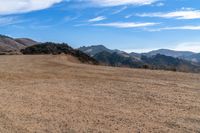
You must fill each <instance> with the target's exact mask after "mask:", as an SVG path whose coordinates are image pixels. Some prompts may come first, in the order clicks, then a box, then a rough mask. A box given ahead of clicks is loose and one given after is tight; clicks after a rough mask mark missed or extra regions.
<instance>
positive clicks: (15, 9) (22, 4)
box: [0, 0, 63, 15]
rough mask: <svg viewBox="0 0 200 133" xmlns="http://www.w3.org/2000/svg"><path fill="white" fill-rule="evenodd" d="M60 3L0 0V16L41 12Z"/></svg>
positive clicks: (42, 0)
mask: <svg viewBox="0 0 200 133" xmlns="http://www.w3.org/2000/svg"><path fill="white" fill-rule="evenodd" d="M61 1H63V0H0V3H1V4H0V15H8V14H17V13H25V12H30V11H36V10H42V9H46V8H49V7H51V6H52V5H54V4H56V3H59V2H61Z"/></svg>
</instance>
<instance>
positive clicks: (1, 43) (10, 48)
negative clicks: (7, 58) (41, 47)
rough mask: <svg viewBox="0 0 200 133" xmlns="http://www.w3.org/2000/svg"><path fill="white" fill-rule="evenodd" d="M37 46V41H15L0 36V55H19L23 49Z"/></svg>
mask: <svg viewBox="0 0 200 133" xmlns="http://www.w3.org/2000/svg"><path fill="white" fill-rule="evenodd" d="M35 44H37V42H36V41H33V40H31V39H28V38H18V39H14V38H11V37H8V36H4V35H0V54H19V51H20V50H21V49H23V48H26V47H27V46H31V45H35Z"/></svg>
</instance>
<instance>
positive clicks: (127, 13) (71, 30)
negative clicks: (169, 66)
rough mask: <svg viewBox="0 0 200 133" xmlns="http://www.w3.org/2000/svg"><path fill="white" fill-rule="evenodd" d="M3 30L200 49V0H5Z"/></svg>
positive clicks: (41, 37) (124, 46)
mask: <svg viewBox="0 0 200 133" xmlns="http://www.w3.org/2000/svg"><path fill="white" fill-rule="evenodd" d="M0 3H1V4H0V34H5V35H9V36H12V37H29V38H32V39H35V40H37V41H41V42H43V41H54V42H66V43H69V44H70V45H71V46H73V47H75V48H77V47H80V46H83V45H86V46H87V45H99V44H103V45H105V46H107V47H108V48H112V49H121V50H126V51H128V52H130V51H135V52H146V51H150V50H153V49H159V48H169V49H174V50H190V51H195V52H200V1H199V0H42V1H38V0H12V1H5V0H0Z"/></svg>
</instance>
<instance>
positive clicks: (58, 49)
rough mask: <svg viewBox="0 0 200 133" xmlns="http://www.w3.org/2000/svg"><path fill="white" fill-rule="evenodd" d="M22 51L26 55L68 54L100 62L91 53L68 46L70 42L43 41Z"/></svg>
mask: <svg viewBox="0 0 200 133" xmlns="http://www.w3.org/2000/svg"><path fill="white" fill-rule="evenodd" d="M21 53H22V54H24V55H45V54H53V55H60V54H66V55H71V56H73V57H75V58H77V59H78V60H79V61H81V62H82V63H89V64H98V61H96V60H95V59H94V58H92V57H90V56H89V55H87V54H85V53H83V52H81V51H79V50H75V49H73V48H72V47H70V46H68V44H64V43H63V44H57V43H51V42H46V43H41V44H37V45H33V46H29V47H27V48H25V49H22V50H21Z"/></svg>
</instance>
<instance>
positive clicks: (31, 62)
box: [0, 55, 200, 133]
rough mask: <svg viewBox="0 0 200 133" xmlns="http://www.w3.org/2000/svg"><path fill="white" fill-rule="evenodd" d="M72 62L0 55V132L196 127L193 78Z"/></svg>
mask: <svg viewBox="0 0 200 133" xmlns="http://www.w3.org/2000/svg"><path fill="white" fill-rule="evenodd" d="M68 60H70V61H68ZM72 62H78V61H76V60H75V59H72V58H71V57H66V56H50V55H49V56H22V55H21V56H20V55H19V56H1V57H0V132H1V133H29V132H31V133H35V132H36V133H93V132H95V133H96V132H98V133H101V132H102V133H104V132H105V133H135V132H136V133H139V132H141V133H143V132H172V133H178V132H181V133H182V132H200V75H197V74H186V73H175V72H165V71H150V70H137V69H123V68H111V67H103V66H91V65H83V64H78V63H72Z"/></svg>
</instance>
